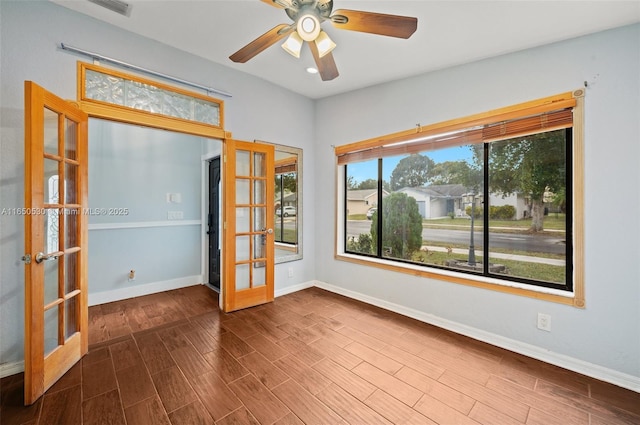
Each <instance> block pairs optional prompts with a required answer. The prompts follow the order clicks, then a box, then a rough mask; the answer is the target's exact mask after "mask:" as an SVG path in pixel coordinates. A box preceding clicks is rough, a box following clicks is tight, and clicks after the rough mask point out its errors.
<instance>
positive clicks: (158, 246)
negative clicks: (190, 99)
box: [89, 119, 221, 304]
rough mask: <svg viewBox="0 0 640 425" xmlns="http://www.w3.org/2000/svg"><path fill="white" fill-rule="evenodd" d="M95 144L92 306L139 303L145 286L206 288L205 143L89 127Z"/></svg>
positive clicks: (117, 127) (106, 124)
mask: <svg viewBox="0 0 640 425" xmlns="http://www.w3.org/2000/svg"><path fill="white" fill-rule="evenodd" d="M89 140H90V143H89V208H90V209H91V211H92V212H93V213H92V215H90V216H89V282H91V287H90V293H91V296H90V299H89V303H90V304H93V303H94V302H93V300H97V301H98V302H105V301H112V300H113V299H114V298H115V299H121V298H122V297H123V296H127V295H130V294H134V295H135V289H136V288H135V287H139V286H141V285H148V284H154V283H158V282H165V281H175V280H176V279H180V280H181V281H184V284H185V285H187V284H192V285H193V284H197V283H202V277H201V275H202V271H201V264H200V263H201V261H200V257H201V255H200V253H201V251H202V241H201V233H202V231H201V227H200V224H199V223H200V221H201V220H200V215H201V199H202V176H201V174H202V159H201V156H202V150H203V145H204V144H205V139H203V138H201V137H196V136H191V135H187V134H180V133H174V132H169V131H163V130H158V129H152V128H145V127H140V126H134V125H127V124H122V123H115V122H110V121H104V120H98V119H90V120H89ZM218 143H221V142H218ZM168 193H171V194H179V197H180V202H173V201H171V202H168V201H167V194H168ZM125 209H126V210H125ZM104 210H106V213H105V212H103V211H104ZM169 212H171V213H172V214H174V213H175V212H181V213H182V219H169ZM174 216H175V214H174ZM130 270H135V280H133V281H129V279H128V273H129V271H130ZM114 291H115V292H114ZM105 293H106V294H105ZM99 294H103V295H99ZM130 296H131V295H130ZM92 299H93V300H92Z"/></svg>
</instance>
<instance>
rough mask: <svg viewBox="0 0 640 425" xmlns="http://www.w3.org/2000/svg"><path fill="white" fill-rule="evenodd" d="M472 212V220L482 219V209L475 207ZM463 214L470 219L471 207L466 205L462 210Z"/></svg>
mask: <svg viewBox="0 0 640 425" xmlns="http://www.w3.org/2000/svg"><path fill="white" fill-rule="evenodd" d="M473 212H474V213H475V216H474V217H473V218H482V215H483V214H484V208H482V207H480V206H478V205H476V206H475V208H474V209H473ZM464 213H465V214H466V215H468V216H469V217H471V205H468V206H467V207H466V208H465V209H464Z"/></svg>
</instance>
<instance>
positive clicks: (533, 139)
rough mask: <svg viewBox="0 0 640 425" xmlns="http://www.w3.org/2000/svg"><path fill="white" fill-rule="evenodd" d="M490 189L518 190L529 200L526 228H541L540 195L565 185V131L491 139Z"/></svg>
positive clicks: (508, 192) (503, 191)
mask: <svg viewBox="0 0 640 425" xmlns="http://www.w3.org/2000/svg"><path fill="white" fill-rule="evenodd" d="M489 167H490V171H489V182H490V183H489V184H490V189H489V190H490V191H491V192H494V193H495V192H500V193H503V194H505V195H510V194H513V193H515V192H520V193H522V194H523V195H525V196H528V197H529V198H530V199H531V227H530V229H529V230H530V231H532V232H539V231H541V230H543V228H544V226H543V225H544V194H545V192H547V191H550V192H553V193H556V194H560V193H564V190H565V187H566V144H565V131H564V130H556V131H551V132H546V133H538V134H533V135H529V136H523V137H517V138H514V139H509V140H503V141H499V142H492V143H491V144H490V148H489Z"/></svg>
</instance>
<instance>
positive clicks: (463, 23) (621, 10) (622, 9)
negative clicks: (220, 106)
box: [51, 0, 640, 99]
mask: <svg viewBox="0 0 640 425" xmlns="http://www.w3.org/2000/svg"><path fill="white" fill-rule="evenodd" d="M51 1H53V2H54V3H57V4H60V5H63V6H65V7H68V8H70V9H73V10H76V11H78V12H81V13H84V14H86V15H89V16H92V17H94V18H97V19H100V20H102V21H105V22H109V23H111V24H113V25H116V26H118V27H121V28H123V29H126V30H128V31H131V32H134V33H137V34H140V35H143V36H145V37H148V38H151V39H155V40H158V41H160V42H162V43H165V44H168V45H170V46H173V47H176V48H178V49H181V50H184V51H187V52H190V53H193V54H195V55H198V56H201V57H203V58H206V59H209V60H211V61H213V62H217V63H220V64H223V65H225V66H228V67H230V68H233V69H236V70H238V71H242V72H246V73H249V74H253V75H256V76H259V77H261V78H263V79H265V80H267V81H270V82H272V83H274V84H277V85H280V86H282V87H285V88H287V89H289V90H292V91H294V92H297V93H300V94H302V95H304V96H307V97H309V98H314V99H317V98H322V97H325V96H330V95H333V94H338V93H343V92H347V91H351V90H354V89H358V88H362V87H367V86H371V85H374V84H379V83H382V82H386V81H391V80H395V79H399V78H403V77H407V76H412V75H416V74H421V73H424V72H428V71H433V70H437V69H443V68H447V67H450V66H454V65H459V64H463V63H468V62H472V61H476V60H479V59H483V58H488V57H492V56H496V55H501V54H504V53H509V52H514V51H518V50H523V49H526V48H530V47H535V46H539V45H543V44H548V43H552V42H555V41H560V40H565V39H569V38H573V37H577V36H580V35H584V34H589V33H593V32H597V31H601V30H605V29H609V28H614V27H619V26H623V25H628V24H631V23H634V22H640V1H638V0H635V1H607V0H600V1H580V0H570V1H547V0H538V1H524V0H510V1H484V0H473V1H458V0H446V1H417V0H413V1H400V0H394V1H381V0H366V1H365V0H360V1H358V0H351V1H350V0H334V7H333V9H334V10H336V9H355V10H366V11H370V12H379V13H387V14H395V15H406V16H415V17H417V18H418V29H417V31H416V32H415V33H414V34H413V36H412V37H411V38H410V39H408V40H403V39H396V38H391V37H383V36H379V35H371V34H364V33H358V32H353V31H345V30H338V29H336V28H334V27H333V26H331V24H330V23H329V22H325V23H324V24H323V28H324V29H325V31H326V32H327V33H329V35H330V36H331V38H332V39H333V40H334V41H335V42H336V44H337V45H338V47H337V48H336V49H335V50H334V51H333V55H334V58H335V61H336V64H337V66H338V70H339V72H340V76H339V77H338V78H336V79H335V80H333V81H328V82H323V81H322V80H321V79H320V77H319V76H318V75H311V74H308V73H307V72H306V71H305V70H306V68H307V67H310V66H313V65H314V63H313V58H312V57H311V54H310V52H309V51H308V49H303V53H302V56H301V58H300V59H295V58H293V57H292V56H290V55H289V54H287V53H286V52H285V51H284V50H283V49H281V48H280V44H281V43H276V44H275V45H273V46H271V47H270V48H268V49H267V50H265V51H264V52H262V53H260V54H259V55H258V56H256V57H255V58H253V59H251V60H250V61H249V62H247V63H245V64H236V63H234V62H232V61H231V60H229V56H230V55H231V54H232V53H234V52H235V51H236V50H238V49H240V48H241V47H243V46H244V45H245V44H247V43H249V42H250V41H252V40H253V39H255V38H257V37H259V36H260V35H262V34H263V33H265V32H266V31H267V30H269V29H271V28H273V27H274V26H276V25H277V24H280V23H286V24H289V23H290V20H289V18H288V17H287V16H286V14H285V12H284V10H283V9H278V8H275V7H272V6H270V5H268V4H265V3H263V2H262V1H260V0H232V1H225V0H164V1H159V0H126V1H127V2H128V3H129V4H131V6H132V9H131V14H130V16H129V17H125V16H122V15H119V14H116V13H114V12H112V11H110V10H107V9H104V8H102V7H100V6H97V5H96V4H93V3H90V2H89V1H87V0H51ZM60 41H64V40H60ZM74 47H78V48H82V49H86V50H89V51H91V50H92V49H91V46H80V45H78V46H74ZM96 53H100V52H96ZM136 65H140V66H143V64H136ZM156 71H159V72H163V70H156ZM214 83H215V82H203V84H212V85H214V86H215V84H214ZM217 88H219V89H221V90H224V87H217Z"/></svg>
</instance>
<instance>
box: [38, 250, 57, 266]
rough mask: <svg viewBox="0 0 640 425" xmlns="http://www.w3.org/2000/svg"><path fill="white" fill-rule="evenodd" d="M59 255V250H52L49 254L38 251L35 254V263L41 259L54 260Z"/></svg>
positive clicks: (41, 260) (40, 261)
mask: <svg viewBox="0 0 640 425" xmlns="http://www.w3.org/2000/svg"><path fill="white" fill-rule="evenodd" d="M61 255H62V253H61V252H52V253H51V254H46V255H45V254H43V253H42V252H39V253H37V254H36V263H38V264H40V263H42V262H43V261H49V260H55V259H57V258H58V257H59V256H61Z"/></svg>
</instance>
